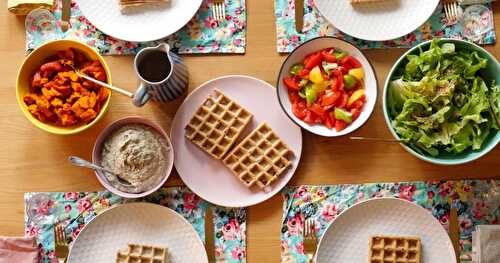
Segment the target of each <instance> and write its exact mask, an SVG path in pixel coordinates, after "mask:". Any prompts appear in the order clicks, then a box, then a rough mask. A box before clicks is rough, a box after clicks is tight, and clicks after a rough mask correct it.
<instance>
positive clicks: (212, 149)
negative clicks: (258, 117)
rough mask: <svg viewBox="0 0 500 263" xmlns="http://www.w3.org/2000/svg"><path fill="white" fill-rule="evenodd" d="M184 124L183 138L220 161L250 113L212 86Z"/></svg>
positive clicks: (250, 117) (239, 132) (248, 119)
mask: <svg viewBox="0 0 500 263" xmlns="http://www.w3.org/2000/svg"><path fill="white" fill-rule="evenodd" d="M214 91H215V94H214V95H215V96H214V95H211V96H208V98H207V99H206V100H205V101H204V102H203V104H202V105H201V106H200V107H199V108H198V110H197V111H196V112H195V114H194V116H193V117H192V118H191V120H190V121H189V123H188V124H187V125H186V127H185V130H186V134H185V136H186V138H188V139H189V140H190V141H191V142H193V143H194V144H196V145H197V146H198V147H200V148H201V149H202V150H204V151H205V152H207V153H208V154H209V155H210V156H212V157H213V158H215V159H217V160H220V159H222V157H223V156H224V155H225V154H226V153H227V152H228V151H229V149H230V148H231V146H232V145H233V144H234V143H235V141H236V139H237V138H238V136H239V135H240V134H241V132H242V131H243V129H245V127H246V126H247V125H248V123H249V122H250V120H251V119H252V117H253V115H252V114H251V113H250V112H248V111H247V110H246V109H244V108H243V107H242V106H240V105H238V104H237V103H236V102H234V101H233V100H231V99H230V98H228V97H227V96H226V95H224V94H223V93H222V92H221V91H220V90H218V89H215V90H214Z"/></svg>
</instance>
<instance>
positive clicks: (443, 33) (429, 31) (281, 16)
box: [274, 0, 496, 52]
mask: <svg viewBox="0 0 500 263" xmlns="http://www.w3.org/2000/svg"><path fill="white" fill-rule="evenodd" d="M346 1H347V0H346ZM415 1H418V0H415ZM304 2H305V10H304V14H305V15H304V33H297V31H296V30H295V6H294V1H289V0H275V2H274V8H275V10H274V13H275V17H276V40H277V49H278V52H291V51H292V50H294V49H295V48H296V47H297V46H298V45H300V44H301V43H302V42H304V41H306V40H308V39H311V38H315V37H319V36H335V37H338V38H341V39H345V40H347V41H349V42H351V43H353V44H355V45H356V46H358V47H360V48H393V47H399V48H408V47H412V46H414V45H415V44H418V43H420V42H423V41H426V40H430V39H432V38H434V37H448V38H456V39H464V37H463V28H462V25H461V24H460V23H457V24H453V25H448V21H447V20H446V18H445V17H444V14H443V11H442V9H443V8H442V5H441V4H440V5H439V6H438V8H437V9H436V11H435V12H434V14H433V15H432V16H431V18H430V19H429V20H428V21H427V22H426V23H425V24H423V25H422V26H421V27H419V28H418V29H417V30H415V31H414V32H413V33H410V34H408V35H406V36H404V37H402V38H399V39H395V40H389V41H383V42H373V41H365V40H359V39H356V38H353V37H351V36H348V35H346V34H344V33H342V32H340V31H339V30H337V29H336V28H335V27H333V26H332V25H331V24H330V23H328V22H326V20H325V19H324V18H323V17H322V16H321V15H320V14H319V12H318V10H317V9H316V7H315V6H314V1H304ZM485 6H486V7H488V8H489V10H490V12H491V13H490V15H491V16H492V17H493V10H492V8H491V4H486V5H485ZM495 39H496V36H495V29H494V28H492V29H491V30H490V31H488V32H487V33H485V34H484V35H482V36H479V38H478V39H477V41H476V42H477V43H478V44H493V43H495Z"/></svg>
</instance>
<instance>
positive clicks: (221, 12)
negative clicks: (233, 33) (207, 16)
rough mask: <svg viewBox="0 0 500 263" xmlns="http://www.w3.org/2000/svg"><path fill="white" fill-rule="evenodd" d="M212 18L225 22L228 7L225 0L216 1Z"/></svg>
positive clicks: (213, 5)
mask: <svg viewBox="0 0 500 263" xmlns="http://www.w3.org/2000/svg"><path fill="white" fill-rule="evenodd" d="M212 16H213V17H214V19H215V20H216V21H218V22H222V21H224V19H225V18H226V5H225V4H224V0H214V2H213V4H212Z"/></svg>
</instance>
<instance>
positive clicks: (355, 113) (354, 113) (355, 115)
mask: <svg viewBox="0 0 500 263" xmlns="http://www.w3.org/2000/svg"><path fill="white" fill-rule="evenodd" d="M351 114H352V121H355V120H356V119H357V118H358V117H359V115H360V114H361V110H360V109H357V108H353V109H351Z"/></svg>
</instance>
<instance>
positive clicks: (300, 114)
mask: <svg viewBox="0 0 500 263" xmlns="http://www.w3.org/2000/svg"><path fill="white" fill-rule="evenodd" d="M292 112H293V114H294V115H295V116H296V117H297V118H299V119H301V120H302V119H304V118H305V117H306V114H307V108H306V107H305V105H304V106H302V105H301V103H300V102H299V103H294V104H292Z"/></svg>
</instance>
